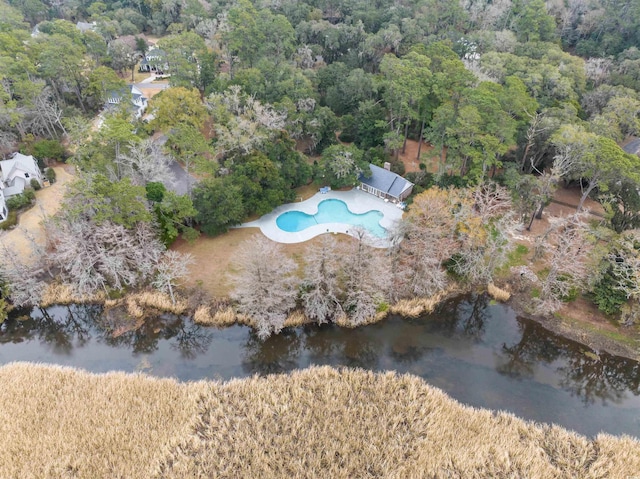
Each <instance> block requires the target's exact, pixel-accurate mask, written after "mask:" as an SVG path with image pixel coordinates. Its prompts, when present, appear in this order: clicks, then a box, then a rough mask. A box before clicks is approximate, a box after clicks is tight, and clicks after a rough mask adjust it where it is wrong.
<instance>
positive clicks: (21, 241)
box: [0, 165, 75, 262]
mask: <svg viewBox="0 0 640 479" xmlns="http://www.w3.org/2000/svg"><path fill="white" fill-rule="evenodd" d="M53 169H54V170H55V172H56V182H55V183H54V184H53V185H51V186H49V187H47V188H43V189H41V190H40V191H37V192H36V204H35V205H34V206H33V207H32V208H31V209H29V210H28V211H25V212H24V213H22V214H21V215H20V216H19V217H18V226H16V227H15V228H14V229H13V230H11V231H7V232H5V233H4V234H2V235H1V236H0V243H2V244H3V245H6V246H7V247H8V248H9V249H11V250H13V251H15V252H16V253H17V254H18V255H20V257H21V258H22V259H23V260H25V261H27V262H30V261H33V260H34V259H35V257H34V251H33V246H32V244H31V242H30V241H29V239H28V236H32V237H33V238H34V239H35V241H36V242H37V243H38V244H39V245H43V246H44V244H45V238H44V229H43V227H42V218H43V214H44V215H46V216H51V215H53V214H55V213H56V212H57V211H58V209H60V203H61V201H62V198H63V196H64V193H65V191H66V189H67V185H68V184H69V183H70V182H71V181H73V180H74V178H75V176H74V174H73V170H72V168H70V167H68V166H66V165H64V166H63V165H60V166H55V167H53ZM67 169H68V170H69V171H66V170H67ZM25 231H26V232H27V233H25ZM3 254H4V253H3V252H2V251H0V260H1V258H2V255H3Z"/></svg>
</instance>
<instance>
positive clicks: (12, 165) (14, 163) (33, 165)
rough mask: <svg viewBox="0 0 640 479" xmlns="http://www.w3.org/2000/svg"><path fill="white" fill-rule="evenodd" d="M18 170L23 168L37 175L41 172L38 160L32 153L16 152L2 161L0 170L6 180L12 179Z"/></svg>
mask: <svg viewBox="0 0 640 479" xmlns="http://www.w3.org/2000/svg"><path fill="white" fill-rule="evenodd" d="M17 170H22V171H25V172H27V173H29V174H31V175H36V176H38V175H39V174H40V171H39V170H38V162H37V161H36V160H35V158H33V156H31V155H23V154H22V153H14V154H13V156H12V157H11V158H9V159H8V160H3V161H0V171H2V178H3V180H4V181H10V180H11V179H12V177H13V175H14V173H15V172H16V171H17ZM5 193H6V191H5Z"/></svg>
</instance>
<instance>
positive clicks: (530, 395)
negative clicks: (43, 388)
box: [0, 296, 640, 437]
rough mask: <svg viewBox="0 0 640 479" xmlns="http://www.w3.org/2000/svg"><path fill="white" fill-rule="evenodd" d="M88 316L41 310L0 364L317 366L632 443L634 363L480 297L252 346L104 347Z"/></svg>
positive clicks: (211, 372) (170, 333) (251, 341)
mask: <svg viewBox="0 0 640 479" xmlns="http://www.w3.org/2000/svg"><path fill="white" fill-rule="evenodd" d="M115 322H117V320H116V319H114V318H109V317H104V315H102V313H101V309H100V308H99V307H93V306H91V307H87V306H71V307H52V308H49V309H47V310H46V311H40V310H34V311H33V312H32V313H31V314H30V316H27V317H26V319H25V317H23V318H22V319H18V318H17V317H15V316H14V317H12V318H11V319H9V320H7V321H6V322H5V324H3V325H2V326H1V328H0V364H4V363H8V362H11V361H32V362H41V363H53V364H61V365H68V366H76V367H80V368H84V369H87V370H89V371H94V372H105V371H111V370H123V371H128V372H132V371H144V372H146V373H148V374H152V375H155V376H173V377H177V378H179V379H181V380H195V379H202V378H213V379H228V378H235V377H245V376H250V375H254V374H270V373H280V372H287V371H291V370H293V369H298V368H305V367H307V366H310V365H313V364H317V365H324V364H329V365H333V366H349V367H360V368H365V369H370V370H374V371H381V370H395V371H398V372H401V373H405V372H408V373H412V374H416V375H418V376H421V377H422V378H424V379H425V380H426V381H427V382H428V383H429V384H432V385H434V386H437V387H439V388H442V389H443V390H445V391H446V392H447V393H449V394H450V395H451V396H452V397H454V398H456V399H457V400H459V401H461V402H463V403H465V404H469V405H472V406H479V407H487V408H491V409H502V410H507V411H511V412H513V413H515V414H516V415H518V416H520V417H523V418H525V419H531V420H535V421H541V422H554V423H557V424H560V425H562V426H565V427H567V428H570V429H573V430H576V431H578V432H580V433H583V434H587V435H595V434H597V433H598V432H600V431H605V432H609V433H612V434H623V433H626V434H631V435H634V436H637V437H640V363H638V362H635V361H632V360H629V359H624V358H620V357H615V356H611V355H608V354H606V353H601V354H599V355H597V354H594V352H593V351H590V350H589V349H587V348H586V347H584V346H581V345H579V344H577V343H574V342H572V341H569V340H566V339H564V338H562V337H560V336H557V335H555V334H553V333H551V332H549V331H547V330H545V329H544V328H542V327H541V326H539V325H538V324H537V323H535V322H534V321H531V320H528V319H525V318H520V317H517V316H516V314H515V312H514V311H513V310H512V309H511V308H509V307H508V306H504V305H492V304H490V302H489V300H488V299H487V298H486V297H485V296H470V297H461V298H457V299H454V300H451V301H449V302H447V303H445V304H444V305H442V307H441V308H440V310H439V311H437V312H436V313H434V314H432V315H428V316H425V317H423V318H420V319H415V320H409V319H402V318H397V317H396V318H390V319H388V320H386V321H383V322H381V323H378V324H375V325H372V326H367V327H363V328H359V329H354V330H349V329H341V328H338V327H335V326H331V325H325V326H322V327H318V326H306V327H301V328H296V329H291V330H287V331H286V332H284V333H282V334H280V335H278V336H274V337H272V338H270V339H268V340H267V341H264V342H261V341H259V340H258V339H257V338H256V336H255V335H254V334H253V333H252V332H251V330H250V329H248V328H246V327H243V326H234V327H231V328H227V329H220V330H219V329H214V328H204V327H200V326H197V325H195V324H193V323H192V322H191V321H190V320H183V319H182V318H177V317H175V316H161V317H159V318H157V319H155V320H153V321H150V322H148V323H147V324H145V325H144V326H143V327H142V328H141V329H140V330H138V331H135V332H128V333H125V334H122V335H120V336H118V337H113V334H112V333H111V331H113V329H114V323H115Z"/></svg>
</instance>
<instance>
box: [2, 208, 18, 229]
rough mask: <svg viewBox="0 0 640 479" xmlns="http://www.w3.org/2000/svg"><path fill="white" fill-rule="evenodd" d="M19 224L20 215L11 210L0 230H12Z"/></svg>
mask: <svg viewBox="0 0 640 479" xmlns="http://www.w3.org/2000/svg"><path fill="white" fill-rule="evenodd" d="M17 224H18V213H16V212H15V211H13V210H11V211H9V214H8V215H7V219H6V220H4V221H3V222H1V223H0V230H10V229H11V228H13V227H14V226H15V225H17Z"/></svg>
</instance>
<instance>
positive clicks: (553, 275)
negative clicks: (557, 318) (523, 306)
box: [537, 213, 591, 313]
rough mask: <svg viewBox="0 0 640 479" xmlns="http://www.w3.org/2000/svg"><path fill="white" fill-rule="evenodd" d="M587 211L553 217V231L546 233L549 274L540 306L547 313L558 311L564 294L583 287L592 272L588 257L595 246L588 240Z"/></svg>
mask: <svg viewBox="0 0 640 479" xmlns="http://www.w3.org/2000/svg"><path fill="white" fill-rule="evenodd" d="M584 216H585V214H584V213H582V214H579V213H576V214H573V215H571V216H568V217H566V218H562V219H555V218H554V219H551V220H550V223H551V227H550V230H551V232H552V234H545V236H544V237H545V238H546V239H545V241H544V243H545V246H546V248H547V251H548V250H549V249H550V250H551V251H550V252H547V254H546V255H545V260H546V261H545V262H546V264H547V265H548V274H547V275H546V276H544V277H541V278H540V284H541V297H540V301H539V303H538V305H537V309H538V310H539V311H540V312H543V313H550V312H553V311H557V310H558V308H559V307H560V305H561V301H562V299H563V298H566V297H568V296H569V294H570V292H571V291H572V290H573V289H574V288H581V287H582V286H583V285H584V283H585V281H586V279H587V274H588V268H587V258H588V256H589V253H590V251H591V246H590V244H589V242H588V241H587V233H588V229H587V225H586V224H585V223H584V222H583V218H584Z"/></svg>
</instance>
